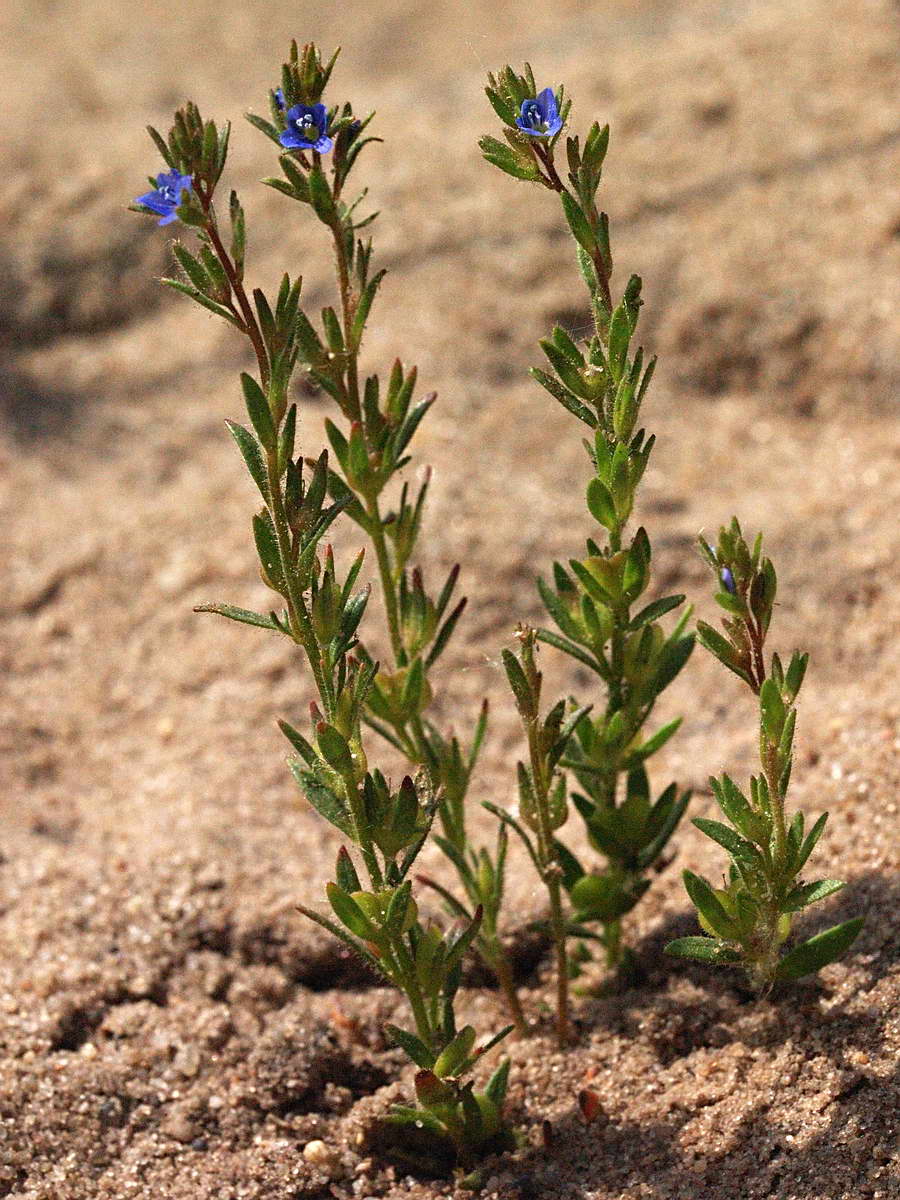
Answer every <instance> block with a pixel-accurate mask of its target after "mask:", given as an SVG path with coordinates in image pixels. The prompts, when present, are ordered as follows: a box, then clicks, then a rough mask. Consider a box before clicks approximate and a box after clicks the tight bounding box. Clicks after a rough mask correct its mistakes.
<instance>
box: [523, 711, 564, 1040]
mask: <svg viewBox="0 0 900 1200" xmlns="http://www.w3.org/2000/svg"><path fill="white" fill-rule="evenodd" d="M538 737H539V734H538V720H537V718H536V717H535V718H534V719H533V720H532V721H531V722H530V724H529V727H528V744H529V749H530V751H531V774H532V778H533V780H534V791H535V808H536V809H537V818H538V820H537V829H536V830H535V832H536V834H537V841H538V856H539V858H540V862H541V872H542V874H543V878H544V883H545V884H546V887H547V894H548V896H549V897H550V928H551V929H552V931H553V943H554V946H555V949H556V1039H557V1042H558V1044H559V1047H560V1049H563V1048H564V1047H565V1046H566V1044H567V1043H568V1041H569V959H568V955H567V953H566V923H565V917H564V915H563V908H562V888H561V885H560V877H559V864H558V863H557V861H556V855H555V854H554V853H553V834H552V831H551V829H550V818H549V813H548V811H547V810H548V796H549V792H550V783H551V781H550V780H549V779H546V778H545V775H546V772H545V770H544V762H543V758H542V755H541V753H540V749H539V746H538Z"/></svg>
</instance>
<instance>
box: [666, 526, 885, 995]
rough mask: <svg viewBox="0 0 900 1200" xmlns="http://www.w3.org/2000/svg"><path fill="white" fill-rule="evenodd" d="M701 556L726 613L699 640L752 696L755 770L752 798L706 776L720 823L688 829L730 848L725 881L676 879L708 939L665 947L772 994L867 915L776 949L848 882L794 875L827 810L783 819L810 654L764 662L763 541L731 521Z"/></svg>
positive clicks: (701, 822) (826, 957)
mask: <svg viewBox="0 0 900 1200" xmlns="http://www.w3.org/2000/svg"><path fill="white" fill-rule="evenodd" d="M700 550H701V553H702V555H703V557H704V559H705V560H706V561H707V563H708V564H709V566H710V567H711V568H712V571H713V574H714V575H715V579H716V585H717V591H716V597H715V598H716V602H717V603H718V604H719V606H720V607H721V608H722V609H724V611H725V613H726V614H727V615H726V617H725V618H724V620H723V625H724V628H725V634H724V635H723V634H721V633H719V632H718V631H717V630H716V629H714V628H712V626H710V625H708V624H706V623H705V622H702V621H701V622H699V623H698V626H697V634H698V637H699V639H700V641H701V643H702V644H703V645H704V646H705V647H706V648H707V650H709V651H710V653H712V654H713V655H715V657H716V658H717V659H718V660H719V662H721V663H722V664H723V665H724V666H726V667H728V669H729V670H730V671H733V672H734V674H735V675H737V676H738V678H740V679H741V680H743V682H744V683H745V684H746V685H747V686H748V687H749V688H750V690H751V691H752V692H753V693H754V695H756V696H757V697H758V701H759V757H760V765H761V771H760V774H759V775H754V776H752V777H751V779H750V794H749V797H748V796H747V795H746V794H745V793H744V792H742V791H741V789H740V788H739V787H738V786H737V784H736V783H735V782H734V781H733V780H732V779H731V777H730V776H728V775H725V774H723V775H722V776H721V777H720V778H719V779H715V778H713V779H711V780H710V784H711V786H712V789H713V794H714V796H715V798H716V801H717V803H718V805H719V808H720V809H721V810H722V813H723V814H724V816H725V818H726V820H727V822H728V823H727V824H723V823H722V822H721V821H713V820H709V819H707V818H706V817H695V818H694V824H695V825H696V826H697V828H698V829H700V830H701V831H702V832H703V833H705V834H706V835H707V837H710V838H712V840H713V841H714V842H717V843H718V844H719V845H720V846H722V847H723V848H724V849H725V850H726V851H727V852H728V855H729V858H730V862H729V867H728V875H727V877H726V879H725V880H724V882H723V885H722V887H719V888H714V887H712V886H711V885H710V884H709V883H708V882H707V881H706V880H705V879H703V878H701V877H700V876H699V875H695V874H694V873H693V871H685V872H684V885H685V887H686V888H687V892H688V895H689V896H690V898H691V900H692V901H693V903H694V905H695V906H696V908H697V911H698V914H699V918H700V924H701V926H702V927H703V930H704V935H703V936H701V937H685V938H678V939H676V940H675V941H674V942H670V943H669V945H668V946H667V947H666V951H667V953H669V954H674V955H677V956H679V957H681V958H695V959H699V960H700V961H701V962H709V963H716V964H727V963H733V964H737V965H740V966H742V967H743V968H744V970H745V971H746V973H747V975H748V977H749V979H750V982H751V984H752V985H753V986H754V987H756V988H757V989H759V990H760V991H768V990H769V989H770V988H771V987H772V985H773V984H774V983H775V982H776V980H791V979H799V978H800V977H801V976H803V975H808V974H811V973H812V972H814V971H818V970H819V968H820V967H824V966H825V965H826V964H828V963H830V962H834V960H835V959H836V958H839V957H840V956H841V955H842V954H844V953H845V951H846V950H847V949H848V948H849V947H850V945H851V944H852V943H853V941H854V939H855V938H856V936H857V934H858V933H859V931H860V929H861V928H862V924H863V920H862V918H861V917H853V918H852V919H851V920H849V921H844V922H843V923H842V924H840V925H835V926H832V927H831V928H830V929H826V930H824V931H823V932H822V933H818V934H816V935H815V936H814V937H811V938H809V939H807V940H806V941H803V942H800V943H799V944H798V945H796V946H794V947H793V948H792V949H789V950H787V951H786V952H785V951H784V945H785V942H786V941H787V939H788V937H789V935H790V931H791V923H792V921H793V915H794V913H797V912H800V911H801V910H802V909H804V908H807V907H808V906H809V905H811V904H815V903H816V902H817V901H819V900H824V899H825V898H826V896H831V895H833V894H834V893H835V892H837V891H839V890H840V889H841V888H842V887H843V886H844V884H843V883H842V882H841V881H840V880H838V879H819V880H815V881H809V882H805V881H804V880H803V878H802V872H803V870H804V868H805V866H806V863H807V861H808V859H809V857H810V855H811V854H812V852H813V850H814V849H815V846H816V843H817V842H818V840H819V838H820V837H821V836H822V833H823V831H824V829H825V822H826V821H827V819H828V814H827V813H823V814H822V815H821V816H820V817H819V818H818V820H817V821H816V822H815V824H814V825H813V826H812V828H811V829H810V830H809V831H808V832H807V831H806V828H805V821H804V817H803V813H802V812H797V813H795V814H794V816H793V817H792V818H790V819H789V818H788V816H787V814H786V811H785V803H786V799H787V792H788V787H789V785H790V781H791V771H792V768H793V746H794V729H795V725H796V721H797V708H796V702H797V696H798V694H799V692H800V688H801V687H802V685H803V680H804V677H805V675H806V666H807V662H808V659H809V655H807V654H801V653H799V652H798V651H795V652H794V653H793V654H792V655H791V659H790V662H789V663H788V665H787V667H785V666H783V665H782V662H781V659H780V658H779V657H778V655H777V654H773V655H772V658H771V662H770V664H769V665H768V667H767V663H766V656H765V644H766V637H767V635H768V631H769V624H770V622H771V620H772V612H773V609H774V605H775V595H776V591H777V579H776V575H775V568H774V567H773V566H772V563H771V560H770V559H768V558H765V557H763V555H762V535H761V534H760V535H759V536H758V537H757V538H756V540H755V542H754V544H753V547H752V549H751V548H750V547H749V546H748V544H747V542H746V541H745V540H744V536H743V534H742V532H741V527H740V525H739V524H738V521H737V518H734V519H733V520H732V522H731V525H730V526H726V527H723V528H722V529H721V530H720V532H719V541H718V546H717V547H716V548H713V547H712V546H710V545H709V544H708V543H707V542H706V541H705V540H704V539H702V538H701V539H700Z"/></svg>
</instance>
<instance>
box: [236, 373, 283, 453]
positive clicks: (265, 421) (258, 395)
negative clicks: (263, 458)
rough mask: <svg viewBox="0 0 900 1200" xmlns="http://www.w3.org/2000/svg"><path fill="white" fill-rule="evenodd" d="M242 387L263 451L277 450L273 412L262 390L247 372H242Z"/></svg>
mask: <svg viewBox="0 0 900 1200" xmlns="http://www.w3.org/2000/svg"><path fill="white" fill-rule="evenodd" d="M241 387H242V388H243V389H244V399H245V401H246V402H247V412H248V413H249V414H250V420H251V422H252V423H253V428H254V429H255V430H256V436H257V437H258V438H259V440H260V442H261V443H262V446H263V449H265V450H274V449H275V426H274V424H273V422H272V412H271V409H270V408H269V402H268V400H267V399H266V396H265V393H264V392H263V390H262V388H261V387H260V386H259V384H258V383H257V382H256V380H255V379H254V378H253V377H252V375H248V374H247V372H246V371H242V372H241Z"/></svg>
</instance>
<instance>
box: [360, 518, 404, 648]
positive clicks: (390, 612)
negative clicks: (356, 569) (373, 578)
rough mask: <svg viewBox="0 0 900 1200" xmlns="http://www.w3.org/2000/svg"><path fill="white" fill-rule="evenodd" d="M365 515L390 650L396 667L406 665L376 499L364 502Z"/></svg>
mask: <svg viewBox="0 0 900 1200" xmlns="http://www.w3.org/2000/svg"><path fill="white" fill-rule="evenodd" d="M366 514H367V516H368V517H369V521H370V522H371V527H372V535H371V536H372V544H373V545H374V547H375V557H376V559H377V560H378V574H379V576H380V579H381V592H382V596H383V597H384V607H385V612H386V613H387V622H388V632H389V634H390V638H391V649H392V650H393V653H394V660H395V662H396V665H397V666H398V667H405V666H406V665H407V661H408V660H407V655H406V650H405V649H404V647H403V639H402V637H401V636H400V614H399V611H398V607H397V589H396V587H395V586H394V573H393V571H392V570H391V560H390V555H389V553H388V548H387V539H386V538H385V536H384V525H383V523H382V520H381V510H380V508H379V506H378V498H377V497H376V496H373V497H372V498H371V499H369V500H367V502H366Z"/></svg>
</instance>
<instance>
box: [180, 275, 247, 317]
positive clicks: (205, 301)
mask: <svg viewBox="0 0 900 1200" xmlns="http://www.w3.org/2000/svg"><path fill="white" fill-rule="evenodd" d="M160 282H161V283H164V284H165V285H166V287H170V288H174V289H175V291H176V292H181V293H182V294H183V295H185V296H189V297H190V298H191V300H195V301H196V302H197V303H198V304H199V305H200V307H201V308H206V309H208V310H209V311H210V312H211V313H215V314H216V316H217V317H224V318H225V320H226V321H229V322H230V323H231V324H232V325H235V326H237V328H238V329H242V328H243V326H242V325H241V322H240V320H239V319H238V318H237V317H236V316H235V315H234V313H233V312H231V311H230V310H229V309H227V308H225V306H224V305H222V304H218V303H216V301H215V300H210V298H209V296H204V294H203V293H202V292H199V291H198V290H197V289H196V288H195V287H192V286H191V285H190V284H189V283H184V282H183V281H182V280H181V279H168V278H166V279H162V280H160Z"/></svg>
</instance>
